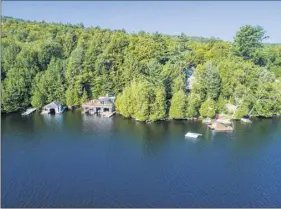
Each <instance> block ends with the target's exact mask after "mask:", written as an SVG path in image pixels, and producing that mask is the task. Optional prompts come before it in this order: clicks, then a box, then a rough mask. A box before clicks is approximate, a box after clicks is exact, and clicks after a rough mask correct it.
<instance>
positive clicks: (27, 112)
mask: <svg viewBox="0 0 281 209" xmlns="http://www.w3.org/2000/svg"><path fill="white" fill-rule="evenodd" d="M36 110H37V108H28V109H27V110H26V111H25V112H24V113H22V114H21V115H22V116H25V115H30V114H31V113H33V112H34V111H36Z"/></svg>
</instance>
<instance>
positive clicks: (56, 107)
mask: <svg viewBox="0 0 281 209" xmlns="http://www.w3.org/2000/svg"><path fill="white" fill-rule="evenodd" d="M63 111H64V107H63V105H62V104H61V103H60V102H58V101H53V102H51V103H50V104H47V105H45V106H44V107H43V110H42V114H61V113H63Z"/></svg>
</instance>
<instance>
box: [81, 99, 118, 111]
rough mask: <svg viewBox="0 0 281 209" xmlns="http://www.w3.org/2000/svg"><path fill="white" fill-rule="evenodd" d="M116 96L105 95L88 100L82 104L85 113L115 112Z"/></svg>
mask: <svg viewBox="0 0 281 209" xmlns="http://www.w3.org/2000/svg"><path fill="white" fill-rule="evenodd" d="M115 99H116V98H115V97H110V96H108V95H107V96H103V97H99V98H98V99H94V100H90V101H87V102H86V103H84V104H83V105H82V107H83V109H84V111H83V113H89V114H96V113H102V114H104V113H114V111H115V107H114V102H115Z"/></svg>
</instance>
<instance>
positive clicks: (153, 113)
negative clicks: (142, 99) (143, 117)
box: [149, 87, 166, 121]
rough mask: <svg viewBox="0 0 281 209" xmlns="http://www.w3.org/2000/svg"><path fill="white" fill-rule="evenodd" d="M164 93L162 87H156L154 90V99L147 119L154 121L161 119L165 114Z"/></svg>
mask: <svg viewBox="0 0 281 209" xmlns="http://www.w3.org/2000/svg"><path fill="white" fill-rule="evenodd" d="M165 97H166V94H165V90H164V88H163V87H158V88H156V90H155V100H154V102H153V103H152V104H151V108H150V115H149V119H150V120H151V121H156V120H160V119H163V118H164V117H165V115H166V100H165V99H166V98H165Z"/></svg>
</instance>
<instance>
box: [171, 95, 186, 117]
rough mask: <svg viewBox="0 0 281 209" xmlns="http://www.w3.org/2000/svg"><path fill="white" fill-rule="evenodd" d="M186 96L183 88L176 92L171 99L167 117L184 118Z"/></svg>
mask: <svg viewBox="0 0 281 209" xmlns="http://www.w3.org/2000/svg"><path fill="white" fill-rule="evenodd" d="M185 112H186V96H185V93H184V91H183V90H180V91H178V92H176V93H175V94H174V95H173V97H172V101H171V107H170V113H169V117H170V118H174V119H183V118H185Z"/></svg>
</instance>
